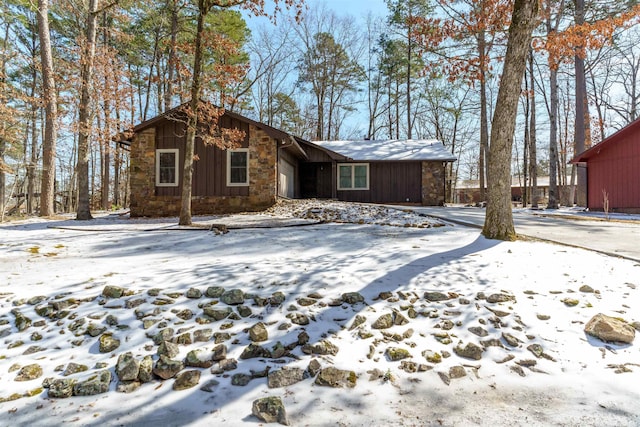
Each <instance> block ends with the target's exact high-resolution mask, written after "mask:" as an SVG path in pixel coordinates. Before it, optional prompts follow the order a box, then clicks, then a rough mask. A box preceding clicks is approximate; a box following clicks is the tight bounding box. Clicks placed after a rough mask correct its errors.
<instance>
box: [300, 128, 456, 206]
mask: <svg viewBox="0 0 640 427" xmlns="http://www.w3.org/2000/svg"><path fill="white" fill-rule="evenodd" d="M300 145H301V146H302V147H303V148H304V150H305V151H306V152H307V154H308V156H309V159H308V160H307V161H305V162H303V163H302V164H301V166H300V177H301V182H302V185H301V192H302V197H305V198H308V197H317V198H327V197H331V198H335V199H338V200H344V201H348V202H364V203H411V204H420V205H425V206H441V205H443V204H444V201H445V193H446V191H445V188H446V179H445V178H446V176H445V171H446V168H445V166H446V163H448V162H453V161H455V160H456V157H455V156H453V155H452V154H451V153H449V152H448V151H447V149H446V148H445V147H444V145H442V143H441V142H439V141H436V140H361V141H314V142H313V143H309V142H306V141H303V142H302V143H301V144H300Z"/></svg>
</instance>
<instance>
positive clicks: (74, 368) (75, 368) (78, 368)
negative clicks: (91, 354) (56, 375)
mask: <svg viewBox="0 0 640 427" xmlns="http://www.w3.org/2000/svg"><path fill="white" fill-rule="evenodd" d="M87 370H89V367H88V366H87V365H81V364H78V363H73V362H70V363H69V364H68V365H67V367H66V369H65V370H64V371H63V372H62V375H63V376H65V377H68V376H69V375H73V374H77V373H78V372H84V371H87Z"/></svg>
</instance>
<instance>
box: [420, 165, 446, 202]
mask: <svg viewBox="0 0 640 427" xmlns="http://www.w3.org/2000/svg"><path fill="white" fill-rule="evenodd" d="M444 184H445V167H444V163H442V162H422V205H423V206H444V200H445V194H444V188H445V185H444Z"/></svg>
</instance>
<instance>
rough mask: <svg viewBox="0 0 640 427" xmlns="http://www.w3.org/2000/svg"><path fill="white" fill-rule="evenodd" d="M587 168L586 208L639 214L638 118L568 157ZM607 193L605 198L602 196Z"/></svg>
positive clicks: (639, 147)
mask: <svg viewBox="0 0 640 427" xmlns="http://www.w3.org/2000/svg"><path fill="white" fill-rule="evenodd" d="M571 163H576V164H577V165H578V166H579V167H586V168H587V207H588V208H589V209H590V210H596V211H602V210H604V209H605V198H606V199H607V200H608V210H609V211H610V212H623V213H640V119H638V120H636V121H634V122H632V123H631V124H629V125H628V126H626V127H625V128H623V129H621V130H620V131H618V132H616V133H615V134H613V135H611V136H610V137H608V138H606V139H604V140H603V141H602V142H600V143H599V144H596V145H594V146H593V147H591V148H590V149H588V150H587V151H585V152H583V153H582V154H579V155H577V156H575V157H574V158H573V160H571ZM605 194H606V197H605Z"/></svg>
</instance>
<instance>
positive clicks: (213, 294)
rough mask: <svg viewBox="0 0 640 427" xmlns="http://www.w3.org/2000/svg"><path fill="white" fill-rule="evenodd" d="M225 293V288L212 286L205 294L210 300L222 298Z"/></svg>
mask: <svg viewBox="0 0 640 427" xmlns="http://www.w3.org/2000/svg"><path fill="white" fill-rule="evenodd" d="M223 293H224V288H222V287H220V286H210V287H208V288H207V290H206V291H205V292H204V294H205V295H206V296H207V297H209V298H220V297H221V296H222V294H223Z"/></svg>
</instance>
